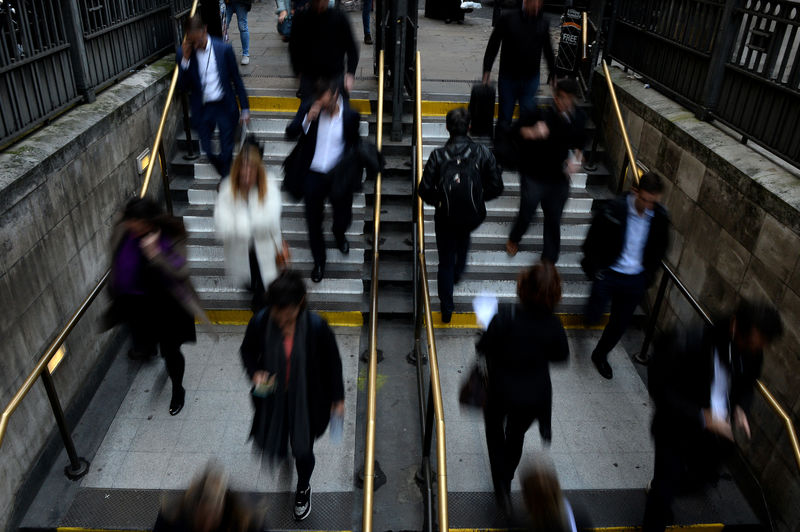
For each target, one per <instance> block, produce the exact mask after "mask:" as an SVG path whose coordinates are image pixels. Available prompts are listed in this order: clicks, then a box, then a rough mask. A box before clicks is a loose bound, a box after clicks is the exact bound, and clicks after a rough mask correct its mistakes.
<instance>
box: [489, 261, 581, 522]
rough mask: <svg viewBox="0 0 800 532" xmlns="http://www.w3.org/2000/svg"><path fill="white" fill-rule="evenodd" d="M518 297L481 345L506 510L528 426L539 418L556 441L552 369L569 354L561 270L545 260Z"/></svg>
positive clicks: (497, 477)
mask: <svg viewBox="0 0 800 532" xmlns="http://www.w3.org/2000/svg"><path fill="white" fill-rule="evenodd" d="M517 295H518V297H519V303H515V304H510V305H503V306H501V307H500V308H499V309H498V313H497V315H496V316H495V317H494V318H493V319H492V321H491V323H489V327H488V328H487V330H486V332H484V333H483V335H482V336H481V339H480V340H479V341H478V345H477V350H478V354H479V355H483V356H485V357H486V369H487V373H488V394H487V398H486V406H485V408H484V422H485V425H486V444H487V447H488V450H489V463H490V465H491V470H492V481H493V483H494V489H495V496H496V497H497V501H498V504H499V505H500V506H501V508H503V509H505V510H508V509H509V503H510V498H509V497H510V492H511V480H512V479H513V478H514V472H515V471H516V469H517V466H518V465H519V461H520V458H521V457H522V445H523V442H524V440H525V432H526V431H527V430H528V427H530V426H531V424H533V422H534V421H536V420H538V421H539V434H540V435H541V437H542V440H543V441H544V442H545V443H546V444H549V443H550V440H551V439H552V429H551V414H552V408H553V390H552V385H551V383H550V369H549V366H550V362H556V361H564V360H566V359H567V357H568V356H569V345H568V344H567V335H566V333H565V332H564V327H563V326H562V325H561V321H560V320H559V319H558V316H556V315H555V314H553V310H554V309H555V306H556V305H557V304H558V302H559V301H560V300H561V277H560V276H559V274H558V270H556V267H555V266H554V265H553V264H552V263H551V262H541V263H539V264H536V265H535V266H533V267H531V268H529V269H527V270H525V271H523V272H522V273H521V274H520V277H519V279H518V281H517Z"/></svg>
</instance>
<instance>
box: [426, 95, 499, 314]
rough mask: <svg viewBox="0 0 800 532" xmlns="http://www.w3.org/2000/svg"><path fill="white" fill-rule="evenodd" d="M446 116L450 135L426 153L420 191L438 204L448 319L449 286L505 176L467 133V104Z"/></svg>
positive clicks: (440, 277) (438, 244) (456, 278)
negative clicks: (426, 157)
mask: <svg viewBox="0 0 800 532" xmlns="http://www.w3.org/2000/svg"><path fill="white" fill-rule="evenodd" d="M445 120H446V126H447V131H448V133H449V134H450V139H449V140H448V141H447V144H445V145H444V147H442V148H436V149H435V150H433V153H431V154H430V156H429V157H428V162H427V164H426V165H425V171H424V172H423V174H422V180H421V181H420V184H419V190H418V193H419V196H420V197H421V198H422V200H423V201H424V202H425V203H427V204H428V205H433V206H434V207H436V214H435V215H434V226H435V230H436V248H437V249H438V251H439V271H438V275H437V280H438V292H439V301H441V311H442V322H444V323H449V322H450V319H451V317H452V315H453V310H454V308H455V306H454V303H453V285H454V284H455V283H457V282H459V280H460V279H461V275H462V274H463V273H464V269H465V268H466V265H467V252H468V251H469V236H470V233H471V232H472V231H473V230H475V229H476V228H477V227H478V226H479V225H480V224H481V222H483V219H484V218H485V217H486V206H485V204H484V201H487V200H491V199H494V198H496V197H497V196H499V195H500V193H501V192H502V191H503V180H502V178H501V177H500V169H499V168H498V167H497V162H496V161H495V159H494V156H493V155H492V153H491V152H490V151H489V150H488V149H487V148H486V147H485V146H483V145H481V144H477V143H475V142H473V141H472V139H471V138H469V137H468V136H467V132H468V131H469V121H470V116H469V112H468V111H467V110H466V108H464V107H459V108H457V109H452V110H451V111H449V112H448V113H447V117H446V118H445Z"/></svg>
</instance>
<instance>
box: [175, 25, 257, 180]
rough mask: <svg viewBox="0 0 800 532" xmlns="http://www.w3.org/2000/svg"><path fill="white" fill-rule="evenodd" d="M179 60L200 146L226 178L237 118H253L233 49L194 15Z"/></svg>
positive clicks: (183, 84) (180, 84) (182, 86)
mask: <svg viewBox="0 0 800 532" xmlns="http://www.w3.org/2000/svg"><path fill="white" fill-rule="evenodd" d="M176 61H177V63H178V64H179V65H180V69H179V70H178V72H179V74H178V86H179V87H180V88H181V89H183V90H188V91H190V93H191V98H190V100H191V110H192V126H193V127H194V128H195V130H197V134H198V135H199V136H200V147H201V148H202V150H203V152H204V153H206V154H207V155H208V160H209V162H211V164H212V165H213V166H214V168H215V169H216V170H217V172H218V173H219V175H220V177H223V178H224V177H227V176H228V171H229V170H230V167H231V161H232V160H233V137H234V134H235V132H236V123H237V120H241V121H243V122H247V121H249V120H250V103H249V101H248V99H247V91H246V90H245V88H244V83H243V82H242V78H241V76H240V75H239V67H238V66H236V57H235V56H234V54H233V48H232V47H231V45H230V44H226V43H224V42H222V41H221V40H219V39H217V38H215V37H210V36H209V35H208V32H207V31H206V27H205V25H204V24H203V21H202V20H201V19H200V17H199V16H198V15H195V16H193V17H192V18H190V19H189V22H188V28H187V31H186V40H185V41H184V42H183V44H182V45H181V49H180V50H179V51H178V55H177V58H176ZM237 98H238V100H239V102H238V107H237V102H236V100H237ZM239 107H241V114H240V113H239ZM215 128H219V136H220V138H219V142H220V152H219V153H217V154H215V153H212V152H211V139H212V137H213V134H214V129H215Z"/></svg>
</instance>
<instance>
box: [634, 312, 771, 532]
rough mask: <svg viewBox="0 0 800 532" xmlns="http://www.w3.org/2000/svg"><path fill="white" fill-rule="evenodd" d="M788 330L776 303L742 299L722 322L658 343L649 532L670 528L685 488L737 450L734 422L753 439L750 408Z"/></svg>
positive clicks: (709, 476) (652, 371) (652, 384)
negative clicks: (770, 348) (766, 352)
mask: <svg viewBox="0 0 800 532" xmlns="http://www.w3.org/2000/svg"><path fill="white" fill-rule="evenodd" d="M782 332H783V326H782V324H781V319H780V316H779V314H778V311H777V310H776V309H775V308H774V307H773V306H771V305H769V304H765V303H758V304H753V303H750V302H748V301H742V302H741V304H740V305H739V307H738V308H737V310H736V312H735V313H734V315H733V316H730V317H727V318H726V319H723V320H720V321H718V322H717V323H716V326H715V327H705V328H702V329H695V330H693V331H691V332H689V333H687V334H683V335H680V336H679V335H677V334H670V335H668V336H666V337H665V338H664V339H662V340H661V341H659V342H657V343H656V353H655V355H654V357H653V360H652V361H651V362H650V366H649V368H648V372H649V378H648V387H649V389H650V395H651V396H652V397H653V403H654V404H655V414H654V416H653V426H652V434H653V438H654V440H655V450H656V456H655V466H654V468H653V481H652V483H651V485H650V490H649V491H648V494H647V504H646V506H645V515H644V530H645V532H663V531H664V529H665V528H666V525H667V523H669V522H670V521H671V519H670V506H671V504H672V499H673V498H674V496H675V494H676V493H677V492H678V491H679V490H680V489H681V488H697V487H702V486H703V485H704V484H705V483H706V482H708V481H711V482H713V481H714V480H715V478H716V477H717V476H718V471H719V466H720V464H721V463H722V461H723V460H724V458H725V457H726V455H727V454H728V452H729V451H731V450H732V449H733V427H734V426H735V427H737V428H739V429H741V430H742V431H743V432H744V434H745V436H747V437H748V438H749V437H750V424H749V422H748V420H747V414H746V412H747V411H748V410H749V407H750V404H751V402H752V398H753V391H754V388H755V385H756V380H757V379H758V378H759V376H760V375H761V367H762V365H763V362H764V356H763V349H764V347H766V346H767V345H768V344H770V343H771V342H773V341H774V340H776V339H778V338H779V337H780V336H781V334H782Z"/></svg>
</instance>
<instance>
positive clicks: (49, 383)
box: [42, 370, 89, 480]
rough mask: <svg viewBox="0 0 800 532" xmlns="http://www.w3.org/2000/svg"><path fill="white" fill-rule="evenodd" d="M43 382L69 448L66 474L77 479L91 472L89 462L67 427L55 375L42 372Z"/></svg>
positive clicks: (46, 371)
mask: <svg viewBox="0 0 800 532" xmlns="http://www.w3.org/2000/svg"><path fill="white" fill-rule="evenodd" d="M42 384H44V389H45V390H46V391H47V398H48V399H50V406H51V407H52V408H53V415H54V416H55V418H56V425H58V431H59V432H60V433H61V440H62V441H63V442H64V448H65V449H66V450H67V456H69V465H68V466H66V467H65V468H64V474H65V475H67V478H69V479H70V480H77V479H79V478H81V477H82V476H84V475H85V474H86V473H88V472H89V462H87V461H86V460H85V459H83V458H81V457H80V456H78V452H77V451H76V450H75V444H74V443H73V441H72V435H71V434H70V432H69V429H68V428H67V420H66V419H65V418H64V410H62V409H61V402H60V401H59V400H58V393H57V392H56V387H55V384H54V383H53V377H52V375H50V370H45V371H43V372H42Z"/></svg>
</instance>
